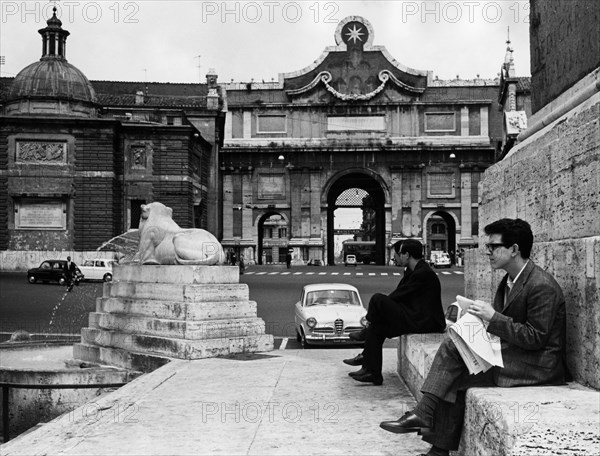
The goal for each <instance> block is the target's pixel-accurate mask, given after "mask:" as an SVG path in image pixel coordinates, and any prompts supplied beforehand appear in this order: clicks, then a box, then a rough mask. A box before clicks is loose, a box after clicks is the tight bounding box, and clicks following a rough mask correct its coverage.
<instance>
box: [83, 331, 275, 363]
mask: <svg viewBox="0 0 600 456" xmlns="http://www.w3.org/2000/svg"><path fill="white" fill-rule="evenodd" d="M81 337H82V342H83V343H85V344H90V345H100V346H102V347H112V348H121V349H125V350H128V351H133V352H143V353H150V354H156V355H162V356H170V357H173V358H179V359H201V358H214V357H216V356H226V355H231V354H235V353H255V352H265V351H271V350H273V336H272V335H271V334H256V335H251V336H245V337H219V338H215V339H199V340H184V339H175V338H169V337H158V336H148V335H142V334H127V333H121V332H116V331H111V330H106V329H98V328H82V330H81Z"/></svg>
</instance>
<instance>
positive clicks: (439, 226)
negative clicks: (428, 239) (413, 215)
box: [431, 223, 446, 234]
mask: <svg viewBox="0 0 600 456" xmlns="http://www.w3.org/2000/svg"><path fill="white" fill-rule="evenodd" d="M431 233H432V234H446V225H444V224H443V223H434V224H433V225H431Z"/></svg>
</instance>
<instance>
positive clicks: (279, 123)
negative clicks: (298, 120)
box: [256, 115, 287, 133]
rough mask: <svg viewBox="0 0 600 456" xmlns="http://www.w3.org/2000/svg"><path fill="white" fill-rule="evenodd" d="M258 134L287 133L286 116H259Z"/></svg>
mask: <svg viewBox="0 0 600 456" xmlns="http://www.w3.org/2000/svg"><path fill="white" fill-rule="evenodd" d="M257 119H258V125H257V128H256V132H257V133H285V132H286V131H287V128H286V116H285V115H267V116H264V115H263V116H258V118H257Z"/></svg>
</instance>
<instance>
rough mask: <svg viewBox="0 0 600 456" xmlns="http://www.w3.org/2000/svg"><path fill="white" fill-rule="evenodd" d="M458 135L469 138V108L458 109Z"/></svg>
mask: <svg viewBox="0 0 600 456" xmlns="http://www.w3.org/2000/svg"><path fill="white" fill-rule="evenodd" d="M460 135H461V136H469V108H468V107H467V106H464V107H462V108H461V109H460Z"/></svg>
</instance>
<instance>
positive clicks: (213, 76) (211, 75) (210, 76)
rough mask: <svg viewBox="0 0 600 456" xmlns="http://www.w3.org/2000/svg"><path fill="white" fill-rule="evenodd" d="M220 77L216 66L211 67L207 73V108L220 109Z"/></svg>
mask: <svg viewBox="0 0 600 456" xmlns="http://www.w3.org/2000/svg"><path fill="white" fill-rule="evenodd" d="M218 77H219V76H218V75H217V72H216V71H215V69H214V68H210V69H209V70H208V73H207V74H206V86H207V87H208V94H207V95H206V108H207V109H219V91H218V87H219V86H218V85H217V79H218Z"/></svg>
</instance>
